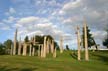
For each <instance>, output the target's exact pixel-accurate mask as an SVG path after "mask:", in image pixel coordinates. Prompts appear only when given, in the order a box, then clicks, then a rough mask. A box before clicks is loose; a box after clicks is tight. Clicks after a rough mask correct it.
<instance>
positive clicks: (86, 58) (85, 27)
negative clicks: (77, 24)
mask: <svg viewBox="0 0 108 71" xmlns="http://www.w3.org/2000/svg"><path fill="white" fill-rule="evenodd" d="M84 41H85V44H84V46H85V60H86V61H88V60H89V55H88V40H87V24H86V21H84Z"/></svg>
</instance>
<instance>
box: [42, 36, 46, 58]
mask: <svg viewBox="0 0 108 71" xmlns="http://www.w3.org/2000/svg"><path fill="white" fill-rule="evenodd" d="M46 38H47V37H46V36H45V37H44V55H43V57H44V58H45V57H46Z"/></svg>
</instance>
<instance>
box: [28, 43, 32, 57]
mask: <svg viewBox="0 0 108 71" xmlns="http://www.w3.org/2000/svg"><path fill="white" fill-rule="evenodd" d="M31 49H32V45H31V44H30V47H29V56H31V55H32V54H31Z"/></svg>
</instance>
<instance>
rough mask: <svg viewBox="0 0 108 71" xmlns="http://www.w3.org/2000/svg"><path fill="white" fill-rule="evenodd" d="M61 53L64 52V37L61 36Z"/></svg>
mask: <svg viewBox="0 0 108 71" xmlns="http://www.w3.org/2000/svg"><path fill="white" fill-rule="evenodd" d="M60 53H63V37H62V36H61V37H60Z"/></svg>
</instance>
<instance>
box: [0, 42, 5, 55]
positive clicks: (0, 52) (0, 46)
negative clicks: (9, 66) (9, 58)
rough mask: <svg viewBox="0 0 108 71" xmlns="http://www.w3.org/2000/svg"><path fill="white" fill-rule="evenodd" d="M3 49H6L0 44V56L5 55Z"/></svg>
mask: <svg viewBox="0 0 108 71" xmlns="http://www.w3.org/2000/svg"><path fill="white" fill-rule="evenodd" d="M5 49H6V47H5V46H4V44H2V43H0V55H3V54H5Z"/></svg>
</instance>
